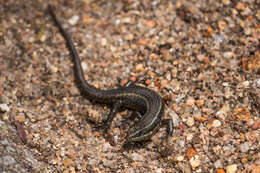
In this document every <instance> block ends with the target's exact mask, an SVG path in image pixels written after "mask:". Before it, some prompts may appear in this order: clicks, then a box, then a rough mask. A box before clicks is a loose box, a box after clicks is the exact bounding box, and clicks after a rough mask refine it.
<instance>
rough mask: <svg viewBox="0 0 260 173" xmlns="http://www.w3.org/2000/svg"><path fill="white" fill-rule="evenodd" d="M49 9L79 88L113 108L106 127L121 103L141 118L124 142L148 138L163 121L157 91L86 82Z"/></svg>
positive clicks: (161, 100)
mask: <svg viewBox="0 0 260 173" xmlns="http://www.w3.org/2000/svg"><path fill="white" fill-rule="evenodd" d="M48 10H49V12H50V14H51V16H52V18H53V20H54V22H55V24H56V25H57V27H58V28H59V30H60V32H61V34H62V36H63V37H64V39H65V41H66V43H67V47H68V49H69V51H70V54H71V56H72V60H73V62H74V70H75V78H76V79H77V80H78V83H79V85H80V89H81V91H82V92H83V93H84V95H86V96H87V98H89V99H90V100H94V101H96V102H99V103H105V104H112V105H113V109H112V110H111V112H110V114H109V115H108V118H107V120H106V121H105V126H106V128H109V126H110V124H111V122H112V120H113V118H114V116H115V115H116V113H117V112H118V111H119V109H120V108H122V107H124V108H128V109H132V110H134V111H137V112H139V113H141V114H142V117H141V119H140V121H138V122H136V123H135V124H134V125H133V126H132V127H130V129H129V130H128V132H127V135H126V140H125V143H130V142H136V141H144V140H148V139H150V138H151V136H152V135H153V134H154V133H155V132H156V131H157V130H158V128H159V126H160V124H161V122H162V116H163V112H164V102H163V99H162V98H161V97H160V95H159V94H157V93H156V92H155V91H153V90H151V89H149V88H145V87H141V86H136V85H134V84H130V85H129V86H123V87H120V88H117V89H111V90H101V89H98V88H96V87H94V86H92V85H91V84H89V83H88V82H87V81H86V79H85V78H84V74H83V70H82V67H81V62H80V59H79V56H78V53H77V51H76V49H75V47H74V45H73V43H72V40H71V38H70V36H69V35H68V34H67V33H66V31H65V30H64V28H63V27H62V25H61V24H60V22H59V21H58V19H57V18H56V16H55V13H54V12H53V7H51V6H50V5H49V6H48Z"/></svg>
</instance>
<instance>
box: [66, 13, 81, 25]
mask: <svg viewBox="0 0 260 173" xmlns="http://www.w3.org/2000/svg"><path fill="white" fill-rule="evenodd" d="M78 20H79V16H77V15H75V16H73V17H71V18H70V19H69V21H68V22H69V24H71V25H75V24H76V23H77V22H78Z"/></svg>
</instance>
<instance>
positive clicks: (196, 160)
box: [190, 155, 201, 169]
mask: <svg viewBox="0 0 260 173" xmlns="http://www.w3.org/2000/svg"><path fill="white" fill-rule="evenodd" d="M200 163H201V161H200V159H199V156H198V155H195V156H194V157H192V158H191V159H190V165H191V167H192V169H195V168H196V167H198V166H200Z"/></svg>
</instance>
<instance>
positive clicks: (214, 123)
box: [212, 120, 221, 128]
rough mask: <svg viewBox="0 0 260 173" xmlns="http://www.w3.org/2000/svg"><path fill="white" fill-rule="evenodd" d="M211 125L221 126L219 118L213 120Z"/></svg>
mask: <svg viewBox="0 0 260 173" xmlns="http://www.w3.org/2000/svg"><path fill="white" fill-rule="evenodd" d="M212 126H213V127H216V128H217V127H220V126H221V122H220V121H219V120H214V121H213V123H212Z"/></svg>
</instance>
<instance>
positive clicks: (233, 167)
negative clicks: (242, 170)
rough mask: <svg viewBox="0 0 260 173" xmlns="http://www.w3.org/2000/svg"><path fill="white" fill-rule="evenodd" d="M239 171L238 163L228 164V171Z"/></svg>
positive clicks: (232, 172)
mask: <svg viewBox="0 0 260 173" xmlns="http://www.w3.org/2000/svg"><path fill="white" fill-rule="evenodd" d="M236 171H237V165H236V164H233V165H228V166H227V173H235V172H236Z"/></svg>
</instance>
